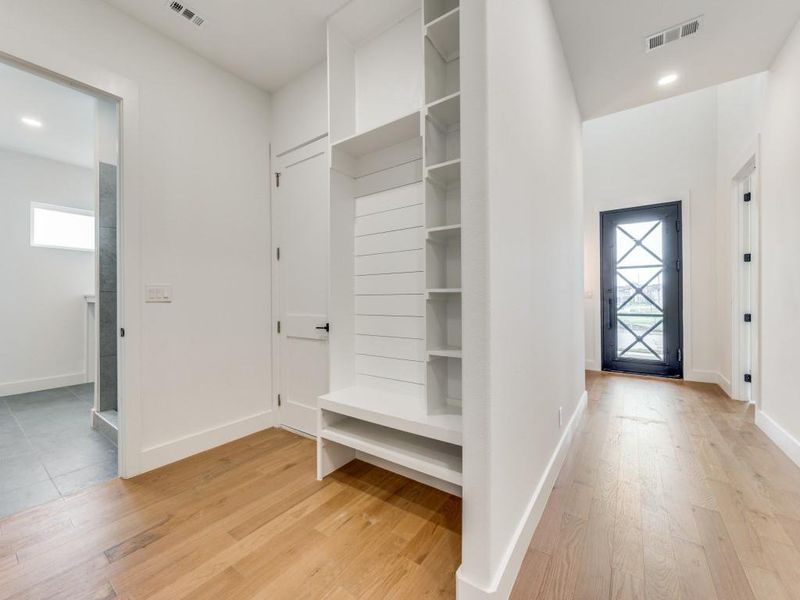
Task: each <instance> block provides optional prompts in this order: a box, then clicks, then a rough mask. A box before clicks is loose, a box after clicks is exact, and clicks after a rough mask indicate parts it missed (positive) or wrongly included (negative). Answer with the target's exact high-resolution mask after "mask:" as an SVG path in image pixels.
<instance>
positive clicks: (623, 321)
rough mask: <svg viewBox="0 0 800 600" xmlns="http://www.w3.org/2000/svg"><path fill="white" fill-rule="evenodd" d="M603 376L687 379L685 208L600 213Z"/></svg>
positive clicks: (676, 205) (668, 205) (656, 207)
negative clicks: (619, 374)
mask: <svg viewBox="0 0 800 600" xmlns="http://www.w3.org/2000/svg"><path fill="white" fill-rule="evenodd" d="M600 228H601V229H600V244H601V265H602V271H601V283H602V290H603V305H602V314H603V320H602V349H603V363H602V368H603V370H604V371H621V372H626V373H634V374H640V375H658V376H662V377H673V378H681V377H683V333H682V332H683V316H682V306H681V303H682V281H681V280H682V277H681V203H680V202H668V203H664V204H656V205H652V206H641V207H636V208H625V209H618V210H612V211H607V212H602V213H600Z"/></svg>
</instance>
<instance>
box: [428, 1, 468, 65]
mask: <svg viewBox="0 0 800 600" xmlns="http://www.w3.org/2000/svg"><path fill="white" fill-rule="evenodd" d="M460 16H461V15H460V10H459V9H458V8H454V9H453V10H451V11H449V12H446V13H445V14H443V15H442V16H441V17H439V18H437V19H434V20H433V21H431V22H430V23H428V24H427V26H426V35H427V37H428V39H429V40H430V41H431V44H432V45H433V47H434V48H436V50H437V51H438V52H439V55H440V56H441V57H442V58H443V59H444V60H445V61H446V62H450V61H453V60H455V59H457V58H458V57H459V54H460V52H459V49H460V48H459V41H460V40H459V37H460V35H459V21H460V19H459V17H460Z"/></svg>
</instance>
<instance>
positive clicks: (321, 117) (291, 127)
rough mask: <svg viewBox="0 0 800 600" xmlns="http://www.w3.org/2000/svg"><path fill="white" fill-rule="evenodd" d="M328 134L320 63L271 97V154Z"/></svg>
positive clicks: (325, 82)
mask: <svg viewBox="0 0 800 600" xmlns="http://www.w3.org/2000/svg"><path fill="white" fill-rule="evenodd" d="M327 132H328V73H327V63H325V62H321V63H320V64H318V65H317V66H315V67H314V68H312V69H310V70H309V71H307V72H305V73H303V74H302V75H301V76H300V77H297V78H296V79H294V80H293V81H291V82H289V83H287V84H286V85H285V86H284V87H282V88H281V89H279V90H278V91H276V92H275V93H273V94H272V153H273V155H278V154H281V153H283V152H286V151H287V150H291V149H292V148H296V147H297V146H299V145H301V144H305V143H306V142H309V141H311V140H314V139H316V138H318V137H320V136H322V135H325V134H326V133H327Z"/></svg>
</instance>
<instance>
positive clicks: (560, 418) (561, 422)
mask: <svg viewBox="0 0 800 600" xmlns="http://www.w3.org/2000/svg"><path fill="white" fill-rule="evenodd" d="M558 426H559V428H560V427H563V426H564V407H563V406H559V407H558Z"/></svg>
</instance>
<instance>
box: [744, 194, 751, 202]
mask: <svg viewBox="0 0 800 600" xmlns="http://www.w3.org/2000/svg"><path fill="white" fill-rule="evenodd" d="M751 199H752V196H751V195H750V192H747V193H746V194H745V195H744V201H745V202H750V200H751Z"/></svg>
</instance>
